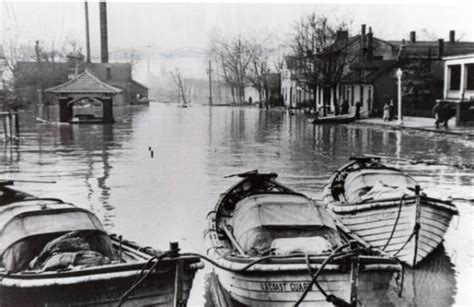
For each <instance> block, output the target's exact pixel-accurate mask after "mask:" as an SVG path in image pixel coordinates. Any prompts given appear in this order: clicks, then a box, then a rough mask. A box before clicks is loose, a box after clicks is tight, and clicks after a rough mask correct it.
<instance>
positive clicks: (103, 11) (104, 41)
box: [99, 1, 109, 63]
mask: <svg viewBox="0 0 474 307" xmlns="http://www.w3.org/2000/svg"><path fill="white" fill-rule="evenodd" d="M99 9H100V61H101V62H102V63H108V62H109V43H108V35H107V4H106V3H105V1H101V2H100V3H99Z"/></svg>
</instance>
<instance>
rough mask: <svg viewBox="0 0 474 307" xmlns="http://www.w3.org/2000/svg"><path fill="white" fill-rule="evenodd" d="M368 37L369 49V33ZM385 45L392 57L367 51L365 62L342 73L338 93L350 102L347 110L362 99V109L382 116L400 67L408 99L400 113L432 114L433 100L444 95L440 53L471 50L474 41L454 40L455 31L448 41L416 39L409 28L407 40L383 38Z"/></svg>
mask: <svg viewBox="0 0 474 307" xmlns="http://www.w3.org/2000/svg"><path fill="white" fill-rule="evenodd" d="M362 32H363V31H362ZM370 32H371V31H370V30H369V35H370ZM368 40H369V43H368V44H369V48H370V36H369V39H368ZM378 41H380V40H378ZM384 44H385V45H386V46H392V50H394V51H395V53H392V56H390V53H389V52H388V53H385V54H386V55H389V57H384V58H383V59H381V58H380V57H377V56H372V57H370V54H369V57H368V58H366V60H365V61H362V62H356V63H355V64H353V65H352V67H351V71H350V72H349V73H348V74H347V75H345V76H344V78H343V80H342V82H341V85H342V90H341V93H342V99H347V100H348V101H349V102H350V105H351V111H350V112H352V105H353V103H354V101H357V100H359V101H361V102H362V105H363V106H362V110H363V112H367V114H368V115H370V116H381V115H382V112H383V105H384V104H385V103H387V102H390V101H393V102H394V103H395V104H396V102H397V98H398V97H397V78H396V76H395V71H396V70H397V69H398V68H401V69H402V71H404V75H403V79H404V100H405V101H407V102H408V103H405V104H404V108H403V109H404V110H403V113H404V114H405V115H414V116H431V110H432V108H433V105H434V101H435V100H436V99H439V98H441V97H443V92H442V89H443V76H444V73H443V65H444V64H443V60H442V59H443V56H445V55H457V54H463V53H466V52H474V43H473V42H460V41H456V40H455V31H450V33H449V41H447V42H445V41H444V39H439V40H436V41H417V40H416V32H415V31H412V32H410V35H409V40H407V41H405V40H401V41H385V42H384ZM376 49H377V47H376V46H374V50H376ZM364 106H365V108H364Z"/></svg>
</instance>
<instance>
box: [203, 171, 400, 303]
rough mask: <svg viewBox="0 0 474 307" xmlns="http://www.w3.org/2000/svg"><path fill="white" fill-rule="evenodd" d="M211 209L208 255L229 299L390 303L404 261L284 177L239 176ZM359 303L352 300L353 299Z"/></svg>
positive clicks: (245, 174) (207, 236)
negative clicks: (368, 244)
mask: <svg viewBox="0 0 474 307" xmlns="http://www.w3.org/2000/svg"><path fill="white" fill-rule="evenodd" d="M236 176H238V177H241V178H242V179H241V180H240V182H238V183H237V184H235V185H234V186H232V187H231V188H230V189H229V190H228V191H227V192H225V193H223V194H222V195H221V197H220V198H219V201H218V203H217V205H216V207H215V209H214V210H213V211H211V212H210V213H209V214H208V218H207V221H208V229H207V230H206V232H205V237H206V241H207V242H208V247H209V249H208V257H209V258H210V259H212V260H213V262H214V263H213V264H214V266H215V272H216V274H217V277H218V281H219V283H220V284H221V285H222V288H223V289H224V290H225V291H226V293H227V294H228V295H230V297H231V298H232V299H233V300H235V301H236V302H238V303H240V304H244V305H247V306H295V305H297V306H298V305H299V306H315V305H316V306H333V304H339V306H346V305H344V304H347V306H355V304H357V302H361V303H362V304H363V305H365V306H374V305H380V304H381V305H384V306H390V305H391V304H390V298H389V297H390V295H389V293H391V294H393V293H396V291H397V290H396V288H397V287H396V284H395V283H394V279H395V278H394V277H395V276H397V275H399V273H400V271H401V269H402V268H401V264H400V263H399V262H398V260H397V259H395V258H391V257H388V256H386V255H384V253H381V252H378V251H376V250H369V249H366V248H364V243H363V242H362V241H357V240H355V239H354V237H352V236H351V235H350V234H348V233H347V232H344V231H343V229H344V226H343V225H341V224H339V223H338V222H337V221H335V219H334V218H333V216H332V215H331V214H330V213H329V212H328V211H327V210H326V209H324V208H323V207H321V206H319V205H316V204H315V203H314V202H313V201H312V200H311V199H309V198H308V197H306V196H305V195H303V194H300V193H297V192H295V191H293V190H291V189H290V188H287V187H285V186H284V185H282V184H280V183H278V182H277V181H276V180H275V178H276V177H277V175H276V174H261V173H258V172H256V171H253V172H248V173H243V174H237V175H236ZM351 304H352V305H351Z"/></svg>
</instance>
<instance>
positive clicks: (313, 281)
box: [294, 243, 350, 307]
mask: <svg viewBox="0 0 474 307" xmlns="http://www.w3.org/2000/svg"><path fill="white" fill-rule="evenodd" d="M348 246H350V243H346V244H344V245H341V246H339V247H338V248H336V249H335V250H334V251H333V252H332V253H331V254H330V255H329V256H328V257H326V259H324V261H323V263H322V264H321V266H320V267H319V269H318V270H317V271H316V273H315V274H314V275H313V276H312V279H311V282H310V283H309V284H308V286H306V289H305V290H304V292H303V294H302V295H301V297H300V298H299V299H298V301H296V303H295V304H294V306H295V307H297V306H299V305H300V304H301V303H302V302H303V300H304V299H305V297H306V295H308V293H309V291H311V288H312V287H313V284H316V287H318V289H319V291H321V290H322V291H321V293H322V294H323V295H324V297H325V298H326V300H327V301H328V302H331V303H333V304H334V305H335V306H339V305H337V304H341V303H342V304H344V303H345V304H347V306H350V304H348V303H347V302H345V301H344V300H342V299H340V298H338V297H336V296H334V295H332V294H327V293H326V292H325V291H324V290H323V289H322V288H321V286H320V285H319V284H318V283H317V281H316V280H317V278H318V276H319V274H321V272H322V271H323V269H324V267H325V266H326V265H327V264H328V263H329V261H331V260H332V259H333V258H334V257H335V256H336V255H337V253H339V251H341V250H342V249H344V248H346V247H348ZM341 306H344V305H341Z"/></svg>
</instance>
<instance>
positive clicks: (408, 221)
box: [328, 197, 455, 266]
mask: <svg viewBox="0 0 474 307" xmlns="http://www.w3.org/2000/svg"><path fill="white" fill-rule="evenodd" d="M416 199H417V197H410V198H408V199H406V200H404V201H403V206H402V208H401V211H400V217H399V220H398V222H396V220H397V216H398V211H399V203H400V200H387V201H384V200H380V201H378V202H377V203H375V204H374V203H371V204H367V203H364V204H356V205H351V204H341V203H332V204H330V205H329V206H328V208H329V209H331V210H332V211H333V212H334V213H335V214H336V215H337V216H338V218H339V219H340V220H341V222H342V223H343V224H344V225H345V226H346V227H347V228H349V229H350V230H351V231H352V232H354V233H355V234H356V235H358V236H359V237H360V238H362V239H363V240H364V241H366V242H367V243H368V244H369V245H371V246H373V247H376V248H379V249H384V248H385V249H384V251H385V252H387V253H388V254H389V255H395V256H397V257H398V258H399V259H400V260H401V261H403V262H405V263H406V264H408V265H411V266H415V265H416V264H418V263H419V262H420V261H422V260H423V259H424V258H425V257H426V256H427V255H429V254H430V253H431V252H432V251H433V250H434V249H435V248H436V247H438V245H439V244H440V243H441V242H443V238H444V235H445V234H446V232H447V230H448V228H449V224H450V222H451V219H452V216H453V215H454V214H455V211H454V210H449V208H446V206H445V205H443V204H441V205H439V204H438V202H437V200H434V199H429V198H425V197H420V202H419V206H420V208H419V210H420V212H419V214H420V230H419V236H418V243H417V244H416V236H415V235H413V233H414V229H415V224H416V220H417V217H416V216H417V212H416V211H417V206H416V202H417V200H416ZM377 204H378V205H379V206H374V205H377ZM364 206H365V207H368V206H372V208H370V209H366V210H364ZM350 207H354V209H353V210H347V209H348V208H350ZM395 223H397V225H396V226H395V230H394V225H395ZM392 231H394V233H393V236H392V238H391V240H390V241H389V243H388V245H387V246H386V247H385V245H386V244H387V242H388V240H389V238H390V236H391V234H392ZM407 242H408V243H407ZM404 245H405V246H404ZM415 250H416V259H415Z"/></svg>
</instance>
